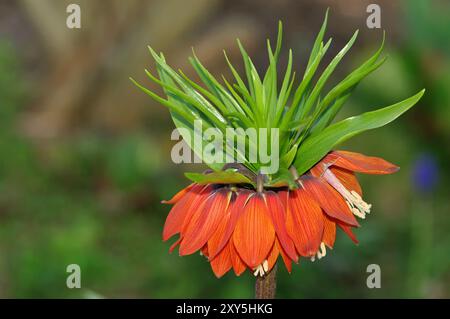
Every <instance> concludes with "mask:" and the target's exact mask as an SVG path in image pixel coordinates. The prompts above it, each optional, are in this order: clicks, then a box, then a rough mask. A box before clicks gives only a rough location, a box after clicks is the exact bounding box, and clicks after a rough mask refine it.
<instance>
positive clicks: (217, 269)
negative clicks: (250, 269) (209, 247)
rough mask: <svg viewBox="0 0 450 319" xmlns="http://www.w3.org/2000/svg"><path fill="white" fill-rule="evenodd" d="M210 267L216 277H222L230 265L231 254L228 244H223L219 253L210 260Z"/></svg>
mask: <svg viewBox="0 0 450 319" xmlns="http://www.w3.org/2000/svg"><path fill="white" fill-rule="evenodd" d="M210 264H211V268H212V270H213V272H214V274H215V275H216V277H217V278H220V277H222V276H223V275H224V274H226V273H227V272H228V270H230V269H231V267H232V262H231V254H230V248H229V246H228V245H227V246H225V247H224V248H223V249H222V250H221V251H220V253H219V254H218V255H217V256H216V257H215V258H213V259H212V260H211V262H210Z"/></svg>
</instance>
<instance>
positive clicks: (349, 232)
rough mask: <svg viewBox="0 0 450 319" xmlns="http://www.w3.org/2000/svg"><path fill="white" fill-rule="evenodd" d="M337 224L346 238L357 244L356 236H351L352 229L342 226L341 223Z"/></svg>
mask: <svg viewBox="0 0 450 319" xmlns="http://www.w3.org/2000/svg"><path fill="white" fill-rule="evenodd" d="M337 224H338V226H339V227H340V228H341V229H342V230H343V231H344V232H345V233H346V234H347V235H348V237H350V239H351V240H353V242H354V243H355V244H357V243H358V239H356V236H355V234H353V232H352V228H351V227H350V226H348V225H344V224H342V223H337Z"/></svg>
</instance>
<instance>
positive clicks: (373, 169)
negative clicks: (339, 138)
mask: <svg viewBox="0 0 450 319" xmlns="http://www.w3.org/2000/svg"><path fill="white" fill-rule="evenodd" d="M326 158H328V161H331V162H332V163H333V164H332V165H334V166H338V167H341V168H345V169H348V170H350V171H354V172H359V173H365V174H392V173H395V172H397V171H398V170H399V167H398V166H396V165H394V164H392V163H389V162H388V161H386V160H384V159H382V158H380V157H372V156H365V155H363V154H359V153H354V152H347V151H333V152H331V153H329V154H328V155H327V156H326Z"/></svg>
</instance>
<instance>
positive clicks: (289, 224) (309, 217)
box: [286, 188, 323, 256]
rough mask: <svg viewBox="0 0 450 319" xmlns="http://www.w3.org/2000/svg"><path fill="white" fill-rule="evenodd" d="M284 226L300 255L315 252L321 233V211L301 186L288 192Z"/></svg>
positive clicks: (308, 254) (318, 245) (309, 254)
mask: <svg viewBox="0 0 450 319" xmlns="http://www.w3.org/2000/svg"><path fill="white" fill-rule="evenodd" d="M286 228H287V231H288V233H289V235H290V236H291V238H292V239H293V241H294V243H295V247H296V248H297V251H298V252H299V254H300V255H302V256H313V255H314V254H315V253H316V252H317V250H318V249H319V247H320V243H321V240H322V235H323V213H322V209H321V208H320V206H319V205H318V204H317V202H316V201H315V200H313V199H312V198H311V196H309V195H308V193H307V192H306V191H305V190H304V189H302V188H299V189H297V190H294V191H291V192H290V193H289V199H288V209H287V218H286Z"/></svg>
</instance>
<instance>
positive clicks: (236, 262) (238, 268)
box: [227, 240, 247, 276]
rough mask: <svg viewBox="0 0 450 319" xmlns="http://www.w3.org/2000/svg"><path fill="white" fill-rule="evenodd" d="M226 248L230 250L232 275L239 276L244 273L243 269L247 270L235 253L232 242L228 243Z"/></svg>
mask: <svg viewBox="0 0 450 319" xmlns="http://www.w3.org/2000/svg"><path fill="white" fill-rule="evenodd" d="M227 246H228V248H229V250H230V256H231V263H232V265H233V270H234V273H235V274H236V276H240V275H242V273H243V272H244V271H245V269H247V266H246V265H245V263H244V261H243V260H242V258H241V257H240V256H239V254H238V253H237V251H236V248H235V247H234V244H233V241H232V240H230V241H229V242H228V245H227Z"/></svg>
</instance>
